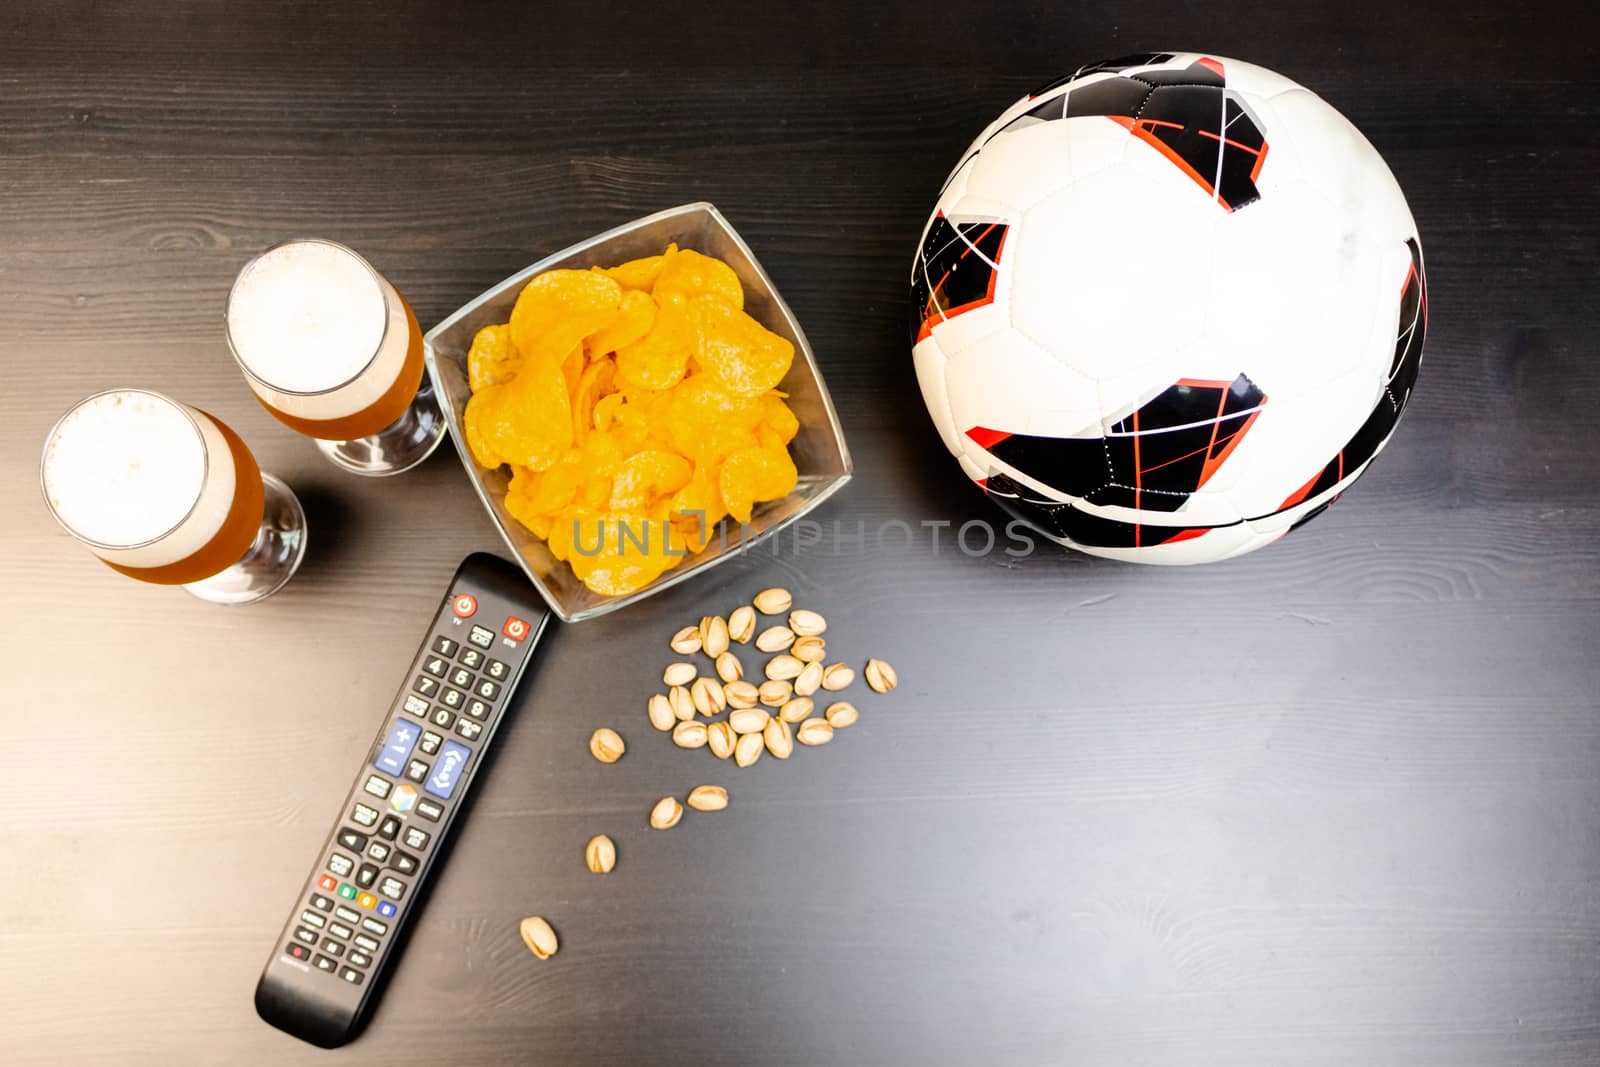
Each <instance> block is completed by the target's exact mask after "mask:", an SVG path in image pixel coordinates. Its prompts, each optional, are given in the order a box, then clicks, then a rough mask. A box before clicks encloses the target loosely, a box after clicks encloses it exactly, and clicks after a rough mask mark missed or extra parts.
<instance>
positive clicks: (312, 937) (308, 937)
mask: <svg viewBox="0 0 1600 1067" xmlns="http://www.w3.org/2000/svg"><path fill="white" fill-rule="evenodd" d="M294 939H295V940H296V941H298V942H300V943H301V944H303V945H315V944H316V943H317V940H318V938H317V932H316V931H315V930H307V929H306V928H305V927H304V926H301V927H298V928H297V929H296V930H295V932H294Z"/></svg>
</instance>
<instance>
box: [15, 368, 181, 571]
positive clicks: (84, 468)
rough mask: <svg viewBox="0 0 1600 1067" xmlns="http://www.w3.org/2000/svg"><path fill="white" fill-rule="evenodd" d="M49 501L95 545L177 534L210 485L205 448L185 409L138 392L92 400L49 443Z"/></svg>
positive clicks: (46, 475)
mask: <svg viewBox="0 0 1600 1067" xmlns="http://www.w3.org/2000/svg"><path fill="white" fill-rule="evenodd" d="M42 469H43V481H44V492H45V497H46V499H48V500H49V501H50V507H51V508H53V509H54V510H55V513H56V515H57V516H58V517H59V518H60V519H61V521H62V522H63V523H64V524H66V526H67V527H68V528H70V529H71V530H72V531H73V532H74V533H76V534H77V535H78V536H79V537H81V538H84V539H85V540H88V541H92V542H94V543H96V544H101V545H110V546H116V547H128V546H132V545H141V544H144V543H145V542H146V541H152V540H154V539H156V538H158V537H160V536H161V535H163V534H165V533H167V532H168V531H170V530H172V529H174V528H175V527H177V526H178V524H179V523H181V522H183V520H184V518H185V517H186V516H187V515H188V514H189V512H190V511H191V510H192V509H193V508H194V506H195V503H196V501H198V500H199V499H200V491H201V489H203V488H204V486H205V480H206V446H205V440H204V438H203V437H202V436H201V434H200V433H199V432H198V431H197V430H196V429H195V426H194V423H192V422H191V421H190V420H189V417H188V416H187V415H186V414H185V413H184V410H183V408H181V407H179V406H178V405H177V404H175V403H173V402H172V401H170V400H167V399H166V398H165V397H160V396H154V395H152V394H150V393H140V392H134V391H132V390H128V391H119V392H112V393H104V394H102V395H100V396H96V397H91V398H90V399H89V400H86V401H84V402H83V403H82V404H79V405H78V406H77V407H76V408H73V409H72V411H70V412H68V413H67V415H66V417H65V418H63V419H62V420H61V422H60V424H59V425H58V426H57V427H56V429H55V432H54V433H52V434H51V435H50V440H49V441H47V442H46V443H45V450H44V464H43V468H42Z"/></svg>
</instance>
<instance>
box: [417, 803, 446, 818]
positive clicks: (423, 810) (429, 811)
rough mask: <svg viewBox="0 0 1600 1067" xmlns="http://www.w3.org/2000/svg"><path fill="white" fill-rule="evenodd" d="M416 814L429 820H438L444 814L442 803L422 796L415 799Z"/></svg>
mask: <svg viewBox="0 0 1600 1067" xmlns="http://www.w3.org/2000/svg"><path fill="white" fill-rule="evenodd" d="M417 814H418V815H420V816H422V817H423V818H424V819H427V820H428V821H429V822H438V821H439V819H440V818H441V817H442V816H443V815H444V805H443V804H440V803H437V802H436V801H432V800H429V799H428V798H427V797H422V798H420V799H419V800H418V801H417Z"/></svg>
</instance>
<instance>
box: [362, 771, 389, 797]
mask: <svg viewBox="0 0 1600 1067" xmlns="http://www.w3.org/2000/svg"><path fill="white" fill-rule="evenodd" d="M392 785H394V783H393V782H391V781H389V780H388V779H387V778H379V777H378V776H377V775H376V774H369V775H367V784H366V785H363V786H362V787H361V788H362V789H364V790H365V791H367V792H368V793H371V794H372V795H373V796H375V797H377V798H378V799H379V800H382V799H383V798H384V797H386V796H388V795H389V788H390V787H391V786H392Z"/></svg>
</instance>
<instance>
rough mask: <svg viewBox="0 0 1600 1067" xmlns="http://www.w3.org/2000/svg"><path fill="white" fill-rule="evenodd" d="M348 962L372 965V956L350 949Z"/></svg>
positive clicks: (364, 965)
mask: <svg viewBox="0 0 1600 1067" xmlns="http://www.w3.org/2000/svg"><path fill="white" fill-rule="evenodd" d="M350 962H351V963H353V964H355V965H356V966H357V967H370V966H371V965H372V957H371V956H369V955H367V954H366V953H365V952H354V951H352V952H351V953H350Z"/></svg>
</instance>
